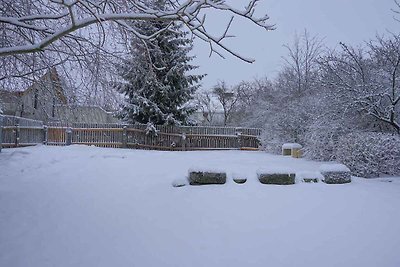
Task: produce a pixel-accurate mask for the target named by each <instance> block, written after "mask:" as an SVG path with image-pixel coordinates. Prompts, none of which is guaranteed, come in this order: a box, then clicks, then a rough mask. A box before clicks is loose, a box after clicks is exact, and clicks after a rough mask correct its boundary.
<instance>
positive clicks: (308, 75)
mask: <svg viewBox="0 0 400 267" xmlns="http://www.w3.org/2000/svg"><path fill="white" fill-rule="evenodd" d="M284 47H286V48H287V50H288V52H289V54H288V56H287V57H284V60H285V62H286V71H284V72H283V73H282V74H284V75H286V76H287V77H285V80H287V81H292V82H293V83H294V85H293V87H294V88H295V92H296V93H297V94H298V95H299V94H302V93H304V92H306V91H308V90H309V89H310V87H311V86H312V85H313V82H314V80H315V78H316V68H318V62H317V60H318V57H319V55H320V54H321V52H322V40H321V39H320V38H319V37H318V36H310V34H309V33H308V31H307V30H304V32H303V34H301V35H300V36H298V35H295V38H294V42H293V44H292V45H285V46H284ZM291 87H292V86H291ZM294 88H293V89H294Z"/></svg>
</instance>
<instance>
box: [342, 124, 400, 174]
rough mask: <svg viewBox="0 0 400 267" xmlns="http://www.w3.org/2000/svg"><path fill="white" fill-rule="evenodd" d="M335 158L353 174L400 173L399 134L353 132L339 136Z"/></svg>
mask: <svg viewBox="0 0 400 267" xmlns="http://www.w3.org/2000/svg"><path fill="white" fill-rule="evenodd" d="M335 154H336V160H337V161H340V162H342V163H343V164H345V165H347V166H348V167H349V168H350V169H351V171H352V173H353V175H357V176H362V177H377V176H380V175H382V174H386V175H399V174H400V136H399V135H395V134H387V133H376V132H363V133H362V132H354V133H350V134H347V135H344V136H342V137H341V138H339V142H338V145H337V147H336V153H335Z"/></svg>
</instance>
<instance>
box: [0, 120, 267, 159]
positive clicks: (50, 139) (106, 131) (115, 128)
mask: <svg viewBox="0 0 400 267" xmlns="http://www.w3.org/2000/svg"><path fill="white" fill-rule="evenodd" d="M1 120H2V122H1ZM260 134H261V130H260V129H256V128H238V127H236V128H235V127H203V126H200V127H198V126H196V127H192V126H165V125H157V126H156V127H155V129H149V128H148V127H147V125H144V124H132V125H126V124H98V123H60V122H48V123H47V125H44V123H43V122H42V121H37V120H31V119H26V118H20V117H14V116H0V147H1V146H2V147H3V148H9V147H20V146H31V145H36V144H40V143H43V144H46V145H55V146H65V145H71V144H82V145H95V146H99V147H113V148H138V149H155V150H172V151H174V150H178V151H179V150H181V151H186V150H219V149H244V150H257V149H258V147H259V139H258V137H259V136H260ZM0 149H1V148H0Z"/></svg>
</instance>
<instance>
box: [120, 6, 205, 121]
mask: <svg viewBox="0 0 400 267" xmlns="http://www.w3.org/2000/svg"><path fill="white" fill-rule="evenodd" d="M153 4H154V6H155V8H154V9H164V8H165V7H166V4H165V1H155V2H153ZM167 25H168V24H167V23H166V22H162V21H140V22H135V23H134V28H135V29H137V30H138V31H139V32H140V33H141V34H144V35H147V36H149V35H151V34H153V33H155V32H157V31H160V30H162V29H164V28H165V27H166V26H167ZM187 34H188V33H187V32H184V31H183V30H182V25H179V24H173V25H172V27H170V29H169V30H165V31H163V32H162V33H161V34H159V35H157V36H156V37H155V38H154V39H151V40H148V41H143V40H139V39H138V38H133V39H132V42H131V57H130V58H129V59H127V60H125V62H123V63H122V64H121V65H120V66H119V67H120V76H121V77H122V78H123V79H124V83H121V84H120V85H119V90H120V92H122V93H123V94H125V96H126V103H125V104H124V105H123V107H122V110H121V112H120V115H121V118H122V119H123V120H125V121H127V122H129V123H134V122H140V123H153V124H177V125H179V124H188V123H189V120H188V118H189V116H190V114H191V113H193V112H194V108H193V107H191V106H189V105H188V101H189V100H191V99H192V98H193V94H194V92H195V91H196V90H197V88H198V87H199V82H200V80H201V79H202V78H203V77H204V75H191V74H188V72H189V71H191V70H193V69H196V68H197V66H193V65H191V64H189V62H190V61H191V60H192V59H193V57H192V56H189V55H188V53H189V52H190V50H191V49H192V46H193V44H192V39H190V38H188V37H187Z"/></svg>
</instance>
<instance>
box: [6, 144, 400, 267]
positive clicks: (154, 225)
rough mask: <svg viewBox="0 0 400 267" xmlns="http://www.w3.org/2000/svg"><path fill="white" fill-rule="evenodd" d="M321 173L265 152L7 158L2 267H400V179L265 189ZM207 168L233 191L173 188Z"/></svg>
mask: <svg viewBox="0 0 400 267" xmlns="http://www.w3.org/2000/svg"><path fill="white" fill-rule="evenodd" d="M320 164H321V163H318V162H311V161H306V160H303V159H293V158H290V157H282V156H273V155H269V154H267V153H264V152H239V151H226V152H220V151H216V152H156V151H141V150H122V149H102V148H94V147H85V146H71V147H45V146H37V147H30V148H19V149H6V150H3V151H2V153H0V266H7V267H13V266H21V267H25V266H30V267H45V266H58V267H60V266H96V267H97V266H171V267H178V266H182V267H187V266H191V267H197V266H307V267H312V266H324V267H327V266H352V267H354V266H360V267H367V266H371V267H372V266H374V267H376V266H385V267H391V266H393V267H398V266H400V254H399V252H400V212H399V207H400V179H399V180H396V179H374V180H366V179H362V178H353V182H352V183H351V184H345V185H326V184H323V183H319V184H305V183H301V184H296V185H292V186H273V185H263V184H261V183H259V182H258V180H257V178H256V172H257V170H259V169H265V168H281V167H287V168H291V169H293V170H295V171H309V170H316V169H317V168H318V166H319V165H320ZM196 167H204V168H207V169H215V168H217V169H223V170H226V171H227V173H228V178H229V179H228V182H227V183H226V184H225V185H213V186H197V187H196V186H185V187H181V188H174V187H172V186H171V184H172V182H173V181H174V180H176V179H182V178H185V176H187V172H188V169H190V168H196ZM233 174H235V175H239V176H245V177H247V178H248V181H247V183H245V184H243V185H238V184H235V183H234V182H233V181H232V179H231V177H232V175H233ZM389 181H391V182H389Z"/></svg>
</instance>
